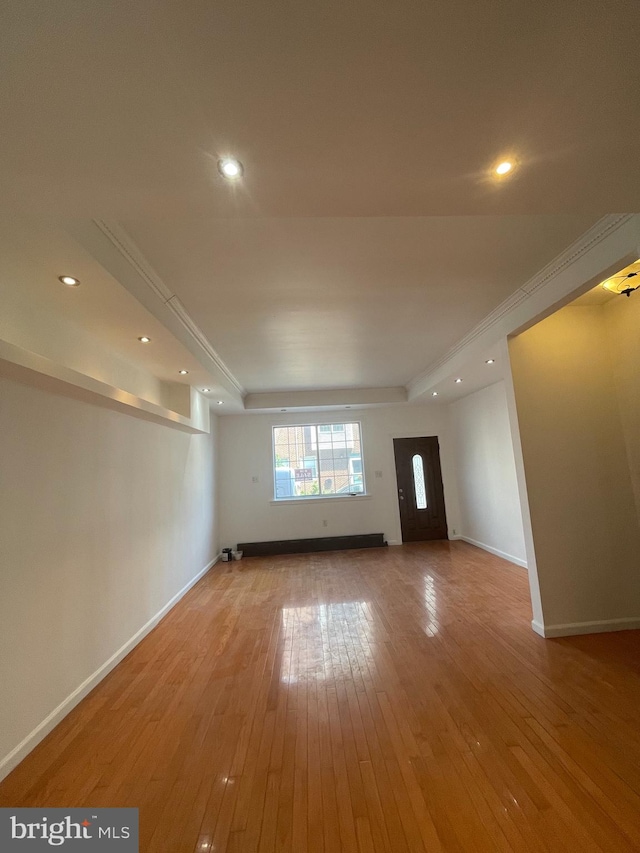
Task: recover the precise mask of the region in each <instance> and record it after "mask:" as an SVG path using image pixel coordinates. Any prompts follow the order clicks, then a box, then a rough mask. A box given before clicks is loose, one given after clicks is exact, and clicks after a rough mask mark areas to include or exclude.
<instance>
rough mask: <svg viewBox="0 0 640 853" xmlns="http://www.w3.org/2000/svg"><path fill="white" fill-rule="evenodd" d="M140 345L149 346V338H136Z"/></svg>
mask: <svg viewBox="0 0 640 853" xmlns="http://www.w3.org/2000/svg"><path fill="white" fill-rule="evenodd" d="M138 340H139V341H140V343H141V344H150V343H151V338H148V337H147V336H146V335H142V337H141V338H138Z"/></svg>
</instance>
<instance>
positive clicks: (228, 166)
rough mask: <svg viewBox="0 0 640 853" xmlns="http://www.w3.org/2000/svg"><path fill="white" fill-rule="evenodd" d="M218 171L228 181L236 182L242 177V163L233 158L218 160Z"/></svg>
mask: <svg viewBox="0 0 640 853" xmlns="http://www.w3.org/2000/svg"><path fill="white" fill-rule="evenodd" d="M218 171H219V172H220V174H221V175H222V177H223V178H226V179H227V180H228V181H236V180H237V179H238V178H241V177H242V173H243V172H244V168H243V166H242V163H241V162H240V161H239V160H236V159H235V158H234V157H223V158H222V159H221V160H218Z"/></svg>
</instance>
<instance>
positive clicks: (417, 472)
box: [412, 453, 427, 509]
mask: <svg viewBox="0 0 640 853" xmlns="http://www.w3.org/2000/svg"><path fill="white" fill-rule="evenodd" d="M412 463H413V488H414V491H415V497H416V507H417V509H426V508H427V491H426V489H425V487H424V466H423V464H422V456H420V454H419V453H416V455H415V456H414V457H413V459H412Z"/></svg>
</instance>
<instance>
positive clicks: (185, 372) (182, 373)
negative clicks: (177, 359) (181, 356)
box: [178, 370, 189, 376]
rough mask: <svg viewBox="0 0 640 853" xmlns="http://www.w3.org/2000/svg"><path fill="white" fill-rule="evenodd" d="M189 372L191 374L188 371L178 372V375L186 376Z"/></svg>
mask: <svg viewBox="0 0 640 853" xmlns="http://www.w3.org/2000/svg"><path fill="white" fill-rule="evenodd" d="M188 372H189V371H188V370H179V371H178V373H179V374H180V376H186V375H187V373H188Z"/></svg>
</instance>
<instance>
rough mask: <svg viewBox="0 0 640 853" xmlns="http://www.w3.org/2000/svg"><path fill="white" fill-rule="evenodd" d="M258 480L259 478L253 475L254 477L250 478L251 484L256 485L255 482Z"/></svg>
mask: <svg viewBox="0 0 640 853" xmlns="http://www.w3.org/2000/svg"><path fill="white" fill-rule="evenodd" d="M259 479H260V478H259V477H256V476H255V474H254V475H253V477H252V478H251V482H252V483H257V482H258V481H259Z"/></svg>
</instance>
